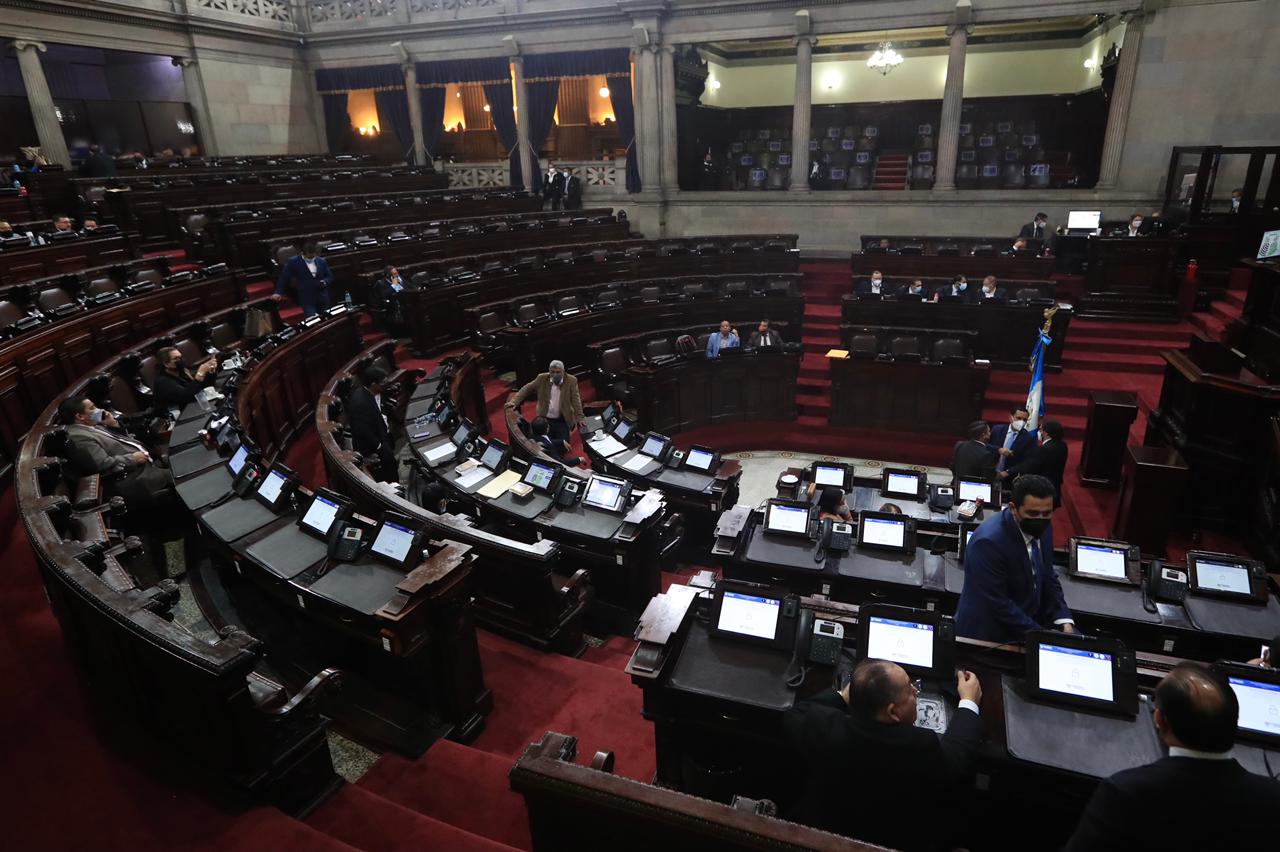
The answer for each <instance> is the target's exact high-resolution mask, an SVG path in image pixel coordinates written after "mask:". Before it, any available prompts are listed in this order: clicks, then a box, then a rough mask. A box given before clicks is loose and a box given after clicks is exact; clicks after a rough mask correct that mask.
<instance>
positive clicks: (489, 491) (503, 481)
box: [476, 470, 520, 500]
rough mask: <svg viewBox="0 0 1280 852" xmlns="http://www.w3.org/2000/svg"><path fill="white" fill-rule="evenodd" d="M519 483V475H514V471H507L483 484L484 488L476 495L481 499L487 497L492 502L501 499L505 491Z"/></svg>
mask: <svg viewBox="0 0 1280 852" xmlns="http://www.w3.org/2000/svg"><path fill="white" fill-rule="evenodd" d="M519 481H520V474H518V473H516V472H515V471H514V470H508V471H506V472H504V473H500V474H498V475H497V476H495V477H494V478H493V479H491V480H490V481H489V482H488V483H486V484H485V486H484V488H481V489H480V490H479V491H477V492H476V493H477V494H479V495H480V496H481V497H487V498H489V499H490V500H494V499H497V498H498V497H501V496H502V495H503V494H506V493H507V491H509V490H510V489H511V486H513V485H515V484H516V483H517V482H519Z"/></svg>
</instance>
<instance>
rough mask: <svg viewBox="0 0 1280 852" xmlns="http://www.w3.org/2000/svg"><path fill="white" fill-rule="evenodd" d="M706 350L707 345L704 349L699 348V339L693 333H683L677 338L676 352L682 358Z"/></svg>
mask: <svg viewBox="0 0 1280 852" xmlns="http://www.w3.org/2000/svg"><path fill="white" fill-rule="evenodd" d="M704 351H706V345H705V344H704V345H703V348H702V349H699V348H698V341H697V340H695V339H694V337H693V335H692V334H682V335H680V336H679V337H677V338H676V354H677V355H679V356H680V357H682V358H687V357H689V356H690V355H696V354H698V353H700V352H704Z"/></svg>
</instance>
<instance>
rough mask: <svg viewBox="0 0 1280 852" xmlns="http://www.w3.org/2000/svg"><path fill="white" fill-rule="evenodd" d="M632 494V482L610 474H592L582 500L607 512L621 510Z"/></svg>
mask: <svg viewBox="0 0 1280 852" xmlns="http://www.w3.org/2000/svg"><path fill="white" fill-rule="evenodd" d="M629 496H631V483H629V482H625V481H623V480H621V479H613V478H611V477H608V476H592V477H591V481H590V482H588V483H587V491H586V493H585V494H583V495H582V502H583V504H585V505H587V506H594V507H595V508H597V509H600V510H601V511H605V512H621V511H623V510H624V509H626V507H627V498H628V497H629Z"/></svg>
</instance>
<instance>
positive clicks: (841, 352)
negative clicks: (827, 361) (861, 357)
mask: <svg viewBox="0 0 1280 852" xmlns="http://www.w3.org/2000/svg"><path fill="white" fill-rule="evenodd" d="M827 357H828V358H848V357H849V350H848V349H828V350H827Z"/></svg>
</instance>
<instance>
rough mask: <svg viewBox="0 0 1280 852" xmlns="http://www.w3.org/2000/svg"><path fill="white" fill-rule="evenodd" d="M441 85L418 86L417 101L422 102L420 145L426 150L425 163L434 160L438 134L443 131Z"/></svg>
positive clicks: (443, 91) (438, 145)
mask: <svg viewBox="0 0 1280 852" xmlns="http://www.w3.org/2000/svg"><path fill="white" fill-rule="evenodd" d="M444 95H445V90H444V87H443V86H431V87H430V88H422V87H421V86H419V88H418V102H419V103H420V104H422V147H423V148H425V149H426V151H427V163H428V164H431V163H433V162H435V158H436V149H437V148H438V147H440V136H441V135H442V134H443V133H444Z"/></svg>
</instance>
